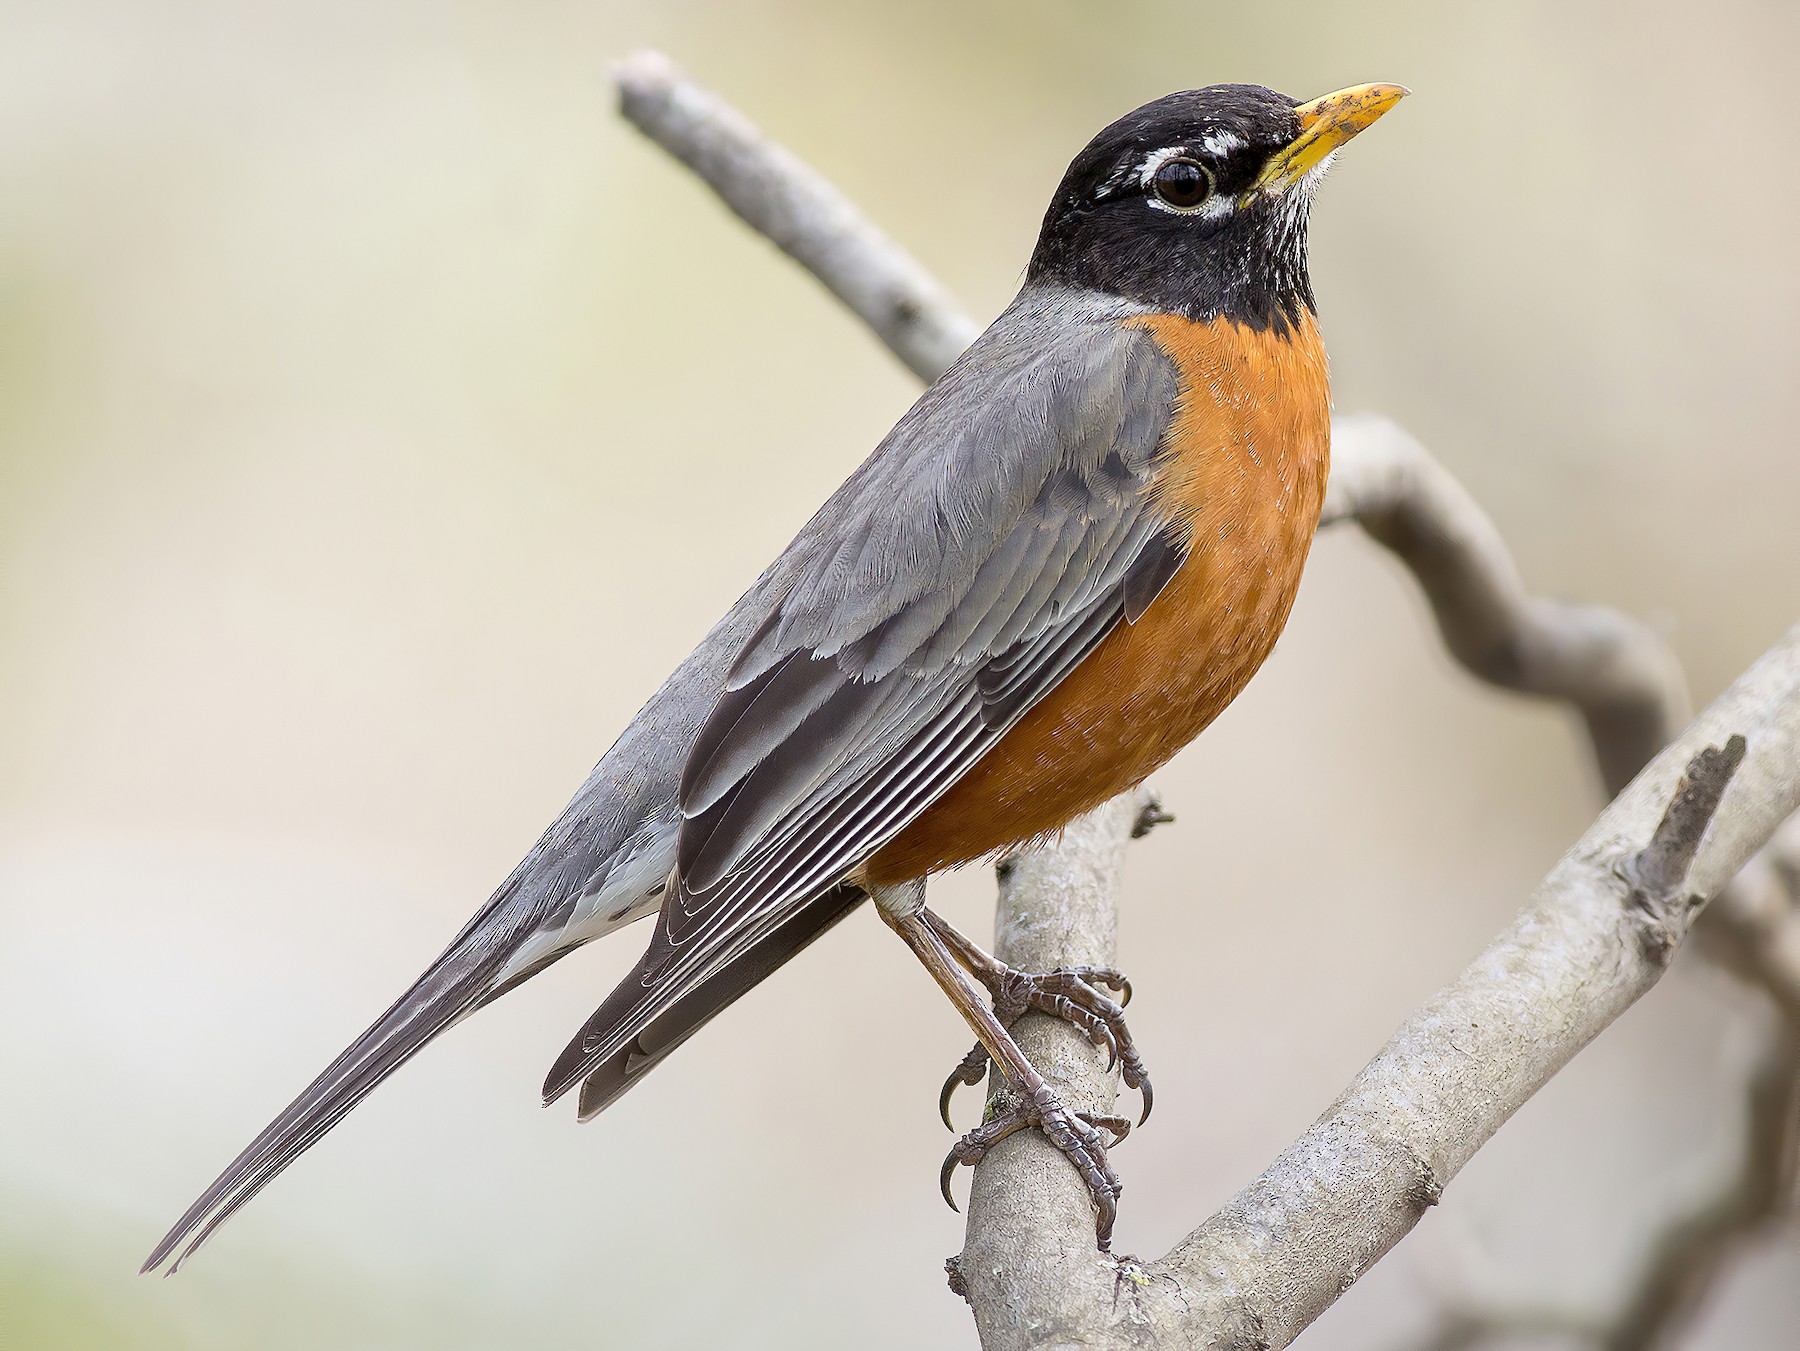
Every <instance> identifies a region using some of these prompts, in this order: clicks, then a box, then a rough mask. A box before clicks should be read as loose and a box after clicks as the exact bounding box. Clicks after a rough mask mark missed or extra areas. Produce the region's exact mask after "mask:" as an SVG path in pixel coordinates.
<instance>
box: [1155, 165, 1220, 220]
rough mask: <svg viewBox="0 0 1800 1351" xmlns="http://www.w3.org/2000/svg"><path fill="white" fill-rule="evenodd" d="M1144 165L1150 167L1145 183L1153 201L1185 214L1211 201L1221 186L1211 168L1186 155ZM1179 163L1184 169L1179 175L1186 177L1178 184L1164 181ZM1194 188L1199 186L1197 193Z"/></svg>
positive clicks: (1164, 208) (1157, 205) (1166, 209)
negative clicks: (1195, 193) (1192, 173)
mask: <svg viewBox="0 0 1800 1351" xmlns="http://www.w3.org/2000/svg"><path fill="white" fill-rule="evenodd" d="M1145 167H1146V169H1148V170H1149V172H1148V173H1147V174H1146V175H1145V183H1144V186H1145V187H1147V188H1148V189H1149V190H1150V193H1151V196H1150V198H1149V201H1150V205H1152V206H1154V207H1159V208H1161V209H1162V210H1164V211H1174V212H1177V213H1179V214H1181V215H1184V216H1185V215H1187V214H1188V213H1189V212H1191V211H1198V210H1200V209H1201V208H1202V207H1204V206H1205V205H1206V204H1207V203H1208V202H1210V201H1212V199H1213V193H1214V191H1215V189H1216V188H1217V186H1218V184H1217V182H1216V180H1215V179H1214V178H1213V172H1212V170H1211V169H1208V168H1207V167H1206V166H1205V165H1204V164H1202V163H1200V161H1199V160H1197V159H1193V158H1192V157H1190V156H1187V155H1170V156H1169V157H1168V158H1166V159H1164V160H1163V161H1162V162H1161V163H1159V164H1157V165H1156V166H1155V167H1154V168H1151V167H1150V166H1148V165H1146V166H1145ZM1178 167H1179V168H1180V169H1181V170H1182V171H1183V172H1182V174H1181V175H1180V176H1181V177H1182V178H1184V179H1186V180H1187V181H1186V182H1185V183H1182V184H1181V185H1179V186H1177V185H1176V184H1175V183H1173V182H1168V183H1165V182H1164V178H1165V176H1166V175H1169V171H1170V170H1172V169H1175V168H1178ZM1190 170H1192V171H1196V172H1197V173H1198V175H1199V176H1198V177H1197V178H1196V177H1192V176H1191V175H1190V174H1189V173H1188V172H1187V171H1190ZM1195 188H1198V189H1199V193H1198V195H1193V189H1195Z"/></svg>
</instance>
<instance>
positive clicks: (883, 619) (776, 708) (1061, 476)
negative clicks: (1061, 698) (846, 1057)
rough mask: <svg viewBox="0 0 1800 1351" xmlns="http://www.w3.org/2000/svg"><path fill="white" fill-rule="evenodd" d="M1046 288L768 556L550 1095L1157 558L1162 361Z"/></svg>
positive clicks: (745, 930)
mask: <svg viewBox="0 0 1800 1351" xmlns="http://www.w3.org/2000/svg"><path fill="white" fill-rule="evenodd" d="M1069 299H1070V298H1069V297H1067V296H1064V297H1062V300H1063V302H1064V304H1063V307H1062V309H1061V311H1060V312H1058V311H1057V310H1056V309H1055V308H1054V307H1052V306H1049V305H1046V304H1045V303H1044V302H1043V299H1042V298H1041V297H1039V298H1030V297H1028V298H1024V299H1022V300H1021V301H1020V302H1018V303H1017V304H1016V305H1015V307H1014V309H1013V310H1011V311H1009V312H1008V314H1007V315H1004V316H1002V318H1001V319H1000V320H999V321H997V322H996V324H995V325H994V327H993V328H991V329H989V330H988V333H987V334H985V335H984V336H983V338H982V339H981V341H979V342H978V343H977V344H976V345H975V346H974V347H973V348H971V349H970V351H969V352H968V353H966V354H965V355H964V356H963V358H961V360H959V362H958V363H957V364H956V365H955V366H953V367H952V368H951V371H950V372H949V373H948V374H947V375H946V376H945V378H944V379H943V380H942V381H941V382H940V383H939V384H938V385H936V386H934V387H933V388H932V389H931V390H930V391H928V392H927V394H926V395H925V397H924V398H922V399H921V400H920V402H919V403H918V404H917V405H915V407H914V408H913V410H912V411H911V412H910V413H909V414H908V415H907V416H906V418H904V419H903V420H902V421H901V422H900V424H899V425H898V426H897V427H896V428H895V429H894V431H893V433H892V434H891V435H890V436H889V438H888V439H887V440H886V441H885V442H883V444H882V446H881V447H879V448H878V449H877V451H876V453H875V455H873V456H872V457H871V458H870V460H869V461H868V462H866V463H865V465H864V466H863V468H862V469H861V470H859V471H858V473H857V474H856V475H855V476H853V477H852V479H851V480H850V481H849V482H848V483H846V484H845V486H844V488H843V489H842V490H840V492H839V493H838V494H837V495H836V496H835V497H834V498H833V499H832V501H831V502H830V503H828V504H827V505H826V507H825V508H824V510H822V511H821V512H820V514H819V515H818V516H817V517H815V518H814V520H813V522H812V523H811V524H809V526H808V527H807V529H806V530H805V531H803V532H802V534H801V535H800V537H799V538H798V539H796V541H795V542H794V544H793V545H791V546H790V548H789V550H788V553H787V554H786V555H784V562H787V563H788V564H789V575H790V576H791V578H792V581H791V583H789V584H788V585H786V586H785V587H784V589H783V590H782V592H781V594H780V595H779V598H778V599H776V600H775V601H774V603H773V604H772V606H771V608H770V609H769V610H768V612H767V614H766V615H765V616H764V617H763V620H762V622H761V625H760V627H759V628H758V629H757V630H756V632H755V633H754V635H753V636H752V637H751V638H750V640H749V641H748V642H747V643H746V645H745V646H744V649H743V651H742V652H741V654H740V655H739V657H738V659H737V661H736V663H735V665H734V666H733V668H732V672H731V675H730V677H729V678H728V680H727V682H726V688H725V691H724V693H723V694H722V695H721V697H720V698H719V700H718V702H717V703H716V704H715V705H714V707H713V710H712V712H711V715H710V716H709V717H708V718H707V720H706V721H705V722H704V723H703V724H702V725H701V727H700V730H699V733H698V735H697V737H696V739H695V741H694V743H693V746H692V749H691V750H690V752H689V754H688V758H687V763H686V767H685V769H684V772H683V776H682V782H681V792H680V798H679V804H680V809H681V813H682V822H681V827H680V833H679V837H678V844H677V857H676V881H677V885H675V886H674V887H672V888H671V889H670V891H669V893H668V895H667V896H665V898H664V902H663V907H662V913H661V916H660V919H659V922H658V926H657V933H656V937H655V939H654V940H653V942H652V945H651V949H650V952H649V953H648V954H647V955H646V958H645V961H644V963H643V964H642V965H641V966H640V967H639V970H638V972H637V973H636V974H635V977H634V979H633V980H632V981H631V982H628V984H629V986H630V987H631V988H630V990H629V992H628V991H627V989H626V987H621V990H620V992H618V995H619V996H623V997H615V998H614V999H609V1000H608V1001H607V1003H606V1005H604V1006H603V1007H602V1009H601V1010H600V1011H599V1012H598V1013H597V1014H596V1015H595V1018H594V1019H592V1020H590V1022H589V1024H588V1026H587V1027H585V1028H584V1029H583V1031H582V1033H581V1034H580V1035H578V1036H577V1038H576V1039H575V1040H574V1041H573V1042H572V1043H571V1044H570V1046H569V1048H568V1049H567V1050H566V1051H565V1052H564V1054H563V1056H562V1057H561V1058H560V1059H559V1060H558V1062H557V1065H556V1067H555V1068H553V1070H552V1072H551V1076H550V1079H549V1081H548V1082H547V1083H546V1086H545V1092H546V1095H547V1096H549V1097H554V1096H556V1095H557V1094H558V1093H560V1092H562V1091H564V1090H566V1089H567V1088H568V1087H570V1086H572V1085H573V1084H574V1083H575V1082H576V1081H577V1080H578V1079H580V1078H581V1077H583V1075H584V1074H585V1073H587V1072H588V1071H589V1070H590V1069H592V1068H593V1067H594V1066H595V1065H597V1064H600V1063H602V1062H604V1061H606V1060H607V1059H609V1058H610V1057H612V1056H615V1055H616V1054H618V1052H619V1051H620V1049H621V1048H622V1047H624V1046H625V1045H627V1044H628V1043H629V1042H630V1041H631V1039H632V1038H633V1037H634V1036H635V1035H636V1034H637V1032H638V1031H639V1030H641V1029H642V1027H643V1026H645V1025H646V1024H647V1023H648V1022H649V1021H651V1020H653V1019H655V1018H656V1017H657V1015H658V1014H659V1013H660V1012H661V1011H663V1010H664V1009H666V1008H668V1007H669V1006H670V1005H671V1004H673V1003H674V1002H675V1001H678V1000H679V999H680V998H681V997H682V996H683V994H684V993H685V992H687V991H688V990H690V989H692V988H694V986H695V985H696V984H698V983H702V982H705V981H708V980H710V979H712V978H713V977H714V976H715V975H716V973H718V972H719V971H720V970H722V969H724V968H725V967H727V966H729V965H730V963H732V962H733V961H734V960H736V959H737V958H739V957H740V956H742V954H744V953H745V952H747V951H749V950H750V949H751V948H752V947H754V946H755V945H756V944H758V943H759V942H762V941H763V940H764V939H766V938H767V937H768V935H770V934H771V933H773V932H774V931H776V930H777V929H778V928H780V926H781V925H782V924H783V923H784V922H785V921H786V920H787V919H788V917H789V916H790V915H791V914H792V913H793V912H794V910H795V909H796V907H799V906H801V905H804V904H805V903H807V902H808V901H809V900H810V899H811V898H813V897H816V896H817V895H819V893H820V892H821V891H823V890H825V889H827V888H829V887H831V886H832V885H834V884H835V883H837V882H838V881H839V880H840V879H841V878H842V877H843V876H844V875H845V874H846V873H847V872H848V871H849V870H850V869H852V868H853V867H855V865H857V864H858V863H860V862H861V861H862V860H864V859H866V858H867V857H868V856H869V855H870V854H872V853H874V852H875V851H876V850H878V849H879V848H880V847H881V845H882V844H884V843H886V842H887V841H888V840H890V839H892V838H893V837H894V836H895V835H896V834H898V833H899V832H900V831H901V830H902V829H903V828H904V827H905V826H906V825H907V824H908V823H909V822H910V821H912V820H913V819H914V818H916V817H917V816H918V814H919V813H920V812H922V811H923V810H924V809H925V808H926V807H927V806H929V805H930V803H931V802H932V801H933V800H935V799H936V798H937V797H938V796H940V795H941V794H942V793H943V792H944V791H945V790H946V789H948V788H949V787H950V785H951V784H953V783H955V781H956V780H957V779H958V778H960V777H961V776H962V774H964V773H966V772H967V770H968V769H969V767H970V766H971V765H973V764H974V763H975V761H976V760H978V759H979V758H980V757H981V755H982V754H983V753H985V752H986V751H987V750H988V749H989V748H990V747H991V746H992V745H993V744H994V743H995V742H996V741H997V740H998V739H999V738H1000V737H1001V736H1002V735H1004V733H1005V732H1006V731H1007V730H1008V729H1009V728H1010V727H1011V726H1012V725H1013V724H1014V723H1016V722H1017V721H1018V719H1019V718H1020V717H1022V716H1023V715H1024V714H1025V713H1026V712H1027V711H1028V710H1029V709H1030V708H1031V707H1032V706H1033V705H1034V704H1035V703H1037V702H1038V700H1040V699H1041V698H1043V696H1044V695H1045V694H1046V693H1048V692H1049V690H1051V689H1052V688H1054V687H1055V685H1056V684H1057V682H1058V681H1060V680H1061V679H1062V678H1063V677H1064V676H1066V675H1067V674H1068V672H1069V671H1071V670H1073V669H1074V668H1075V666H1077V665H1079V663H1080V662H1081V660H1082V659H1083V658H1084V657H1086V656H1087V654H1088V653H1090V652H1091V651H1092V650H1093V649H1094V647H1095V646H1096V645H1097V644H1098V643H1099V642H1100V641H1101V640H1102V639H1104V637H1105V636H1106V635H1107V634H1108V633H1109V632H1111V631H1112V629H1113V628H1114V627H1115V626H1116V625H1117V624H1119V623H1120V622H1128V621H1130V620H1131V619H1135V618H1136V617H1137V615H1139V614H1141V613H1142V611H1143V609H1144V608H1145V607H1146V606H1147V605H1148V604H1149V602H1150V600H1151V599H1153V598H1154V597H1155V595H1156V594H1157V592H1158V591H1159V590H1160V589H1161V588H1162V586H1163V585H1164V584H1165V583H1166V582H1167V580H1168V579H1169V577H1170V576H1172V575H1173V573H1174V572H1175V570H1176V569H1177V568H1178V567H1179V566H1180V564H1181V561H1182V559H1183V557H1184V556H1185V549H1186V542H1185V539H1184V538H1183V537H1182V536H1181V534H1180V532H1179V531H1178V530H1177V529H1176V528H1175V527H1174V526H1173V525H1172V524H1171V523H1170V522H1168V521H1167V520H1166V519H1164V518H1162V517H1161V516H1160V515H1159V514H1158V512H1157V511H1156V509H1155V506H1154V503H1153V501H1152V496H1151V493H1150V491H1149V489H1150V485H1151V480H1152V477H1153V474H1154V472H1155V460H1156V456H1157V453H1158V447H1159V445H1160V442H1161V438H1162V435H1163V432H1164V430H1165V427H1166V424H1167V420H1168V416H1169V412H1170V410H1171V409H1172V407H1173V404H1174V400H1175V395H1176V378H1175V373H1174V370H1173V368H1172V366H1171V364H1170V362H1169V361H1168V359H1167V357H1166V356H1164V354H1163V353H1162V351H1161V350H1160V348H1158V347H1157V345H1156V344H1155V342H1154V340H1153V339H1152V338H1151V337H1150V336H1149V335H1148V334H1147V333H1144V332H1142V331H1141V330H1138V329H1135V328H1126V327H1122V326H1120V325H1119V324H1118V323H1117V322H1116V319H1115V316H1113V315H1111V314H1107V313H1104V312H1098V313H1096V312H1095V311H1094V310H1093V309H1089V310H1088V311H1087V312H1086V313H1085V314H1083V315H1081V316H1080V317H1079V318H1078V320H1077V321H1076V322H1070V321H1069V316H1068V313H1067V310H1068V301H1069Z"/></svg>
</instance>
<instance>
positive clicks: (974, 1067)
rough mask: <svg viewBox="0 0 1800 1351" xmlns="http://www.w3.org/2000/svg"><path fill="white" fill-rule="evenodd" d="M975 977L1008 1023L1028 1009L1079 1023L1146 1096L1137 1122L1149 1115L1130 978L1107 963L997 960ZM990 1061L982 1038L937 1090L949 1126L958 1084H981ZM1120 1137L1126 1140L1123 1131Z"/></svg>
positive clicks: (1147, 1081) (1147, 1082)
mask: <svg viewBox="0 0 1800 1351" xmlns="http://www.w3.org/2000/svg"><path fill="white" fill-rule="evenodd" d="M973 975H974V976H975V978H976V979H977V980H979V981H980V982H981V983H982V984H983V985H985V986H987V988H988V993H989V994H990V995H992V996H993V1000H994V1014H995V1016H996V1017H998V1018H999V1020H1000V1022H1001V1024H1002V1025H1003V1026H1005V1027H1008V1028H1010V1027H1011V1026H1012V1025H1013V1024H1014V1023H1015V1022H1017V1021H1018V1020H1019V1019H1020V1018H1021V1017H1022V1016H1023V1015H1025V1014H1026V1013H1047V1014H1049V1015H1050V1016H1051V1017H1052V1018H1060V1019H1062V1020H1063V1021H1064V1022H1066V1023H1069V1024H1071V1025H1072V1026H1074V1027H1075V1028H1076V1029H1077V1030H1078V1031H1080V1032H1081V1033H1082V1034H1083V1035H1085V1036H1086V1037H1087V1039H1088V1040H1089V1041H1091V1042H1093V1043H1094V1045H1096V1046H1103V1047H1105V1048H1106V1052H1107V1055H1108V1056H1109V1057H1110V1059H1109V1062H1108V1064H1107V1069H1109V1070H1110V1069H1112V1068H1113V1066H1115V1065H1116V1066H1118V1068H1119V1073H1120V1077H1121V1078H1123V1079H1124V1081H1125V1087H1127V1088H1135V1089H1137V1090H1138V1091H1139V1092H1141V1093H1142V1094H1143V1095H1144V1110H1143V1112H1142V1114H1141V1115H1140V1116H1139V1117H1138V1124H1139V1125H1142V1124H1143V1123H1144V1122H1145V1121H1148V1120H1149V1119H1150V1108H1151V1105H1152V1104H1153V1103H1154V1102H1155V1095H1154V1093H1153V1092H1152V1091H1151V1088H1150V1074H1149V1071H1148V1070H1146V1069H1145V1068H1144V1059H1143V1057H1142V1056H1140V1055H1139V1054H1138V1049H1137V1044H1136V1043H1135V1042H1134V1041H1132V1039H1131V1031H1130V1029H1129V1028H1127V1027H1126V1026H1125V1007H1124V1006H1125V1005H1126V1004H1128V1003H1130V1002H1131V982H1130V981H1129V980H1127V979H1126V978H1125V977H1124V976H1123V975H1122V974H1121V973H1120V972H1118V971H1115V970H1113V969H1112V968H1111V967H1107V966H1062V967H1058V968H1057V969H1056V970H1054V971H1049V972H1045V973H1043V974H1041V975H1040V974H1034V973H1033V972H1030V971H1015V970H1014V969H1013V968H1012V967H1010V966H1003V965H1001V964H1000V963H999V962H995V963H994V964H993V967H992V969H988V970H981V969H978V970H976V971H974V972H973ZM1103 986H1104V987H1105V989H1110V990H1115V991H1117V992H1118V993H1119V996H1120V998H1119V999H1117V1000H1114V999H1113V998H1112V997H1111V996H1109V995H1108V994H1106V993H1105V990H1103V989H1102V988H1101V987H1103ZM989 1063H990V1061H989V1058H988V1053H987V1049H986V1048H985V1047H983V1046H982V1045H981V1043H979V1042H977V1043H976V1044H975V1048H974V1049H973V1050H972V1051H970V1052H969V1053H968V1055H966V1056H964V1057H963V1059H962V1063H961V1064H960V1065H958V1066H957V1067H956V1068H955V1069H954V1070H952V1071H950V1077H949V1078H948V1079H946V1080H944V1087H943V1089H942V1090H941V1091H940V1092H939V1093H938V1111H939V1113H940V1114H941V1115H942V1116H943V1118H944V1124H945V1125H946V1126H950V1099H951V1097H952V1096H953V1095H954V1094H955V1093H956V1090H957V1088H958V1087H959V1086H961V1085H964V1084H966V1085H968V1086H970V1087H974V1086H975V1085H977V1084H979V1083H980V1082H981V1080H982V1077H983V1076H984V1075H985V1074H986V1073H987V1067H988V1065H989ZM951 1129H952V1130H954V1129H955V1127H954V1126H952V1127H951ZM1013 1129H1014V1130H1017V1129H1018V1127H1017V1126H1015V1127H1013ZM1008 1133H1009V1134H1010V1132H1008ZM1000 1138H1004V1137H1000ZM1119 1138H1120V1139H1123V1138H1124V1135H1123V1133H1122V1132H1121V1133H1120V1136H1119ZM1114 1143H1117V1142H1116V1141H1115V1142H1114Z"/></svg>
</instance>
